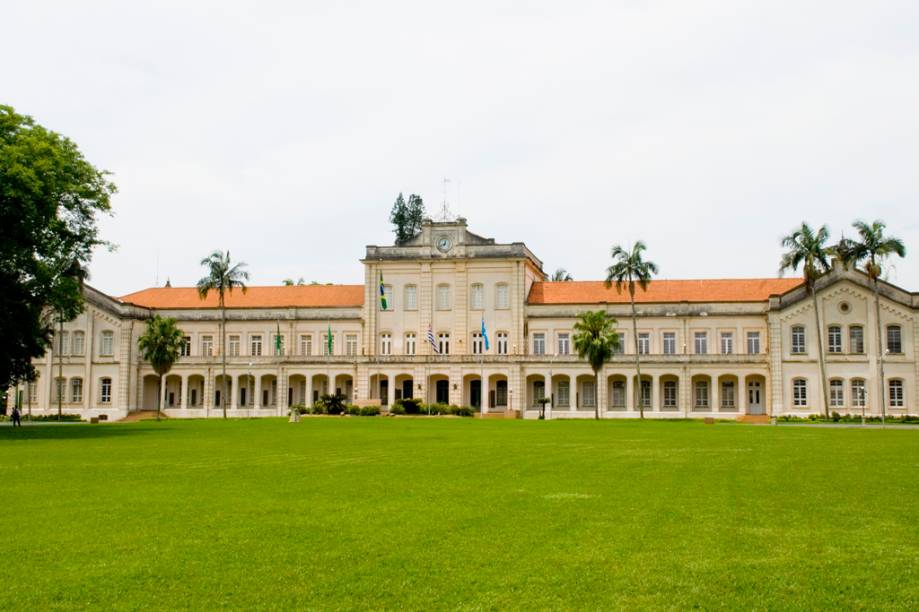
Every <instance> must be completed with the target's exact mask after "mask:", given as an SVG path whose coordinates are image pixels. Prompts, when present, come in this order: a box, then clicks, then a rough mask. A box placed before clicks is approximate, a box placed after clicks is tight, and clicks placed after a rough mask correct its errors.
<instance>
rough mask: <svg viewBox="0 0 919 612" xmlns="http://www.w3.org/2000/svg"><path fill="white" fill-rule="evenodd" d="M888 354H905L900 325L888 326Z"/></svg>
mask: <svg viewBox="0 0 919 612" xmlns="http://www.w3.org/2000/svg"><path fill="white" fill-rule="evenodd" d="M887 352H888V353H895V354H899V353H902V352H903V343H902V337H901V333H900V326H899V325H888V326H887Z"/></svg>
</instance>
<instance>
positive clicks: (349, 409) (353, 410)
mask: <svg viewBox="0 0 919 612" xmlns="http://www.w3.org/2000/svg"><path fill="white" fill-rule="evenodd" d="M344 414H349V415H351V416H360V414H361V409H360V408H358V407H357V406H355V405H354V404H348V405H347V406H345V410H344Z"/></svg>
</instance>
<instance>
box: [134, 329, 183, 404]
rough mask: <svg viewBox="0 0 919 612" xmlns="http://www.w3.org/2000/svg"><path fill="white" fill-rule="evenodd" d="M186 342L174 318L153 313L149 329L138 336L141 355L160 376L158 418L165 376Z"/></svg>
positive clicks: (157, 393) (157, 397) (157, 390)
mask: <svg viewBox="0 0 919 612" xmlns="http://www.w3.org/2000/svg"><path fill="white" fill-rule="evenodd" d="M183 342H185V338H184V337H183V334H182V330H181V329H179V328H178V327H177V326H176V320H175V319H173V318H164V317H161V316H159V315H153V317H152V318H150V319H147V329H145V330H144V333H143V335H142V336H141V337H140V338H138V340H137V346H138V347H139V348H140V355H141V357H142V358H143V359H144V360H145V361H149V362H150V365H151V366H153V371H154V372H156V374H157V376H159V381H158V382H157V387H156V420H157V421H158V420H159V419H160V409H161V407H162V400H163V377H164V376H165V375H166V374H168V373H169V370H171V369H172V366H173V364H175V362H176V361H177V360H178V358H179V353H180V351H181V350H182V343H183Z"/></svg>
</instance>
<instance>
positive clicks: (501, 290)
mask: <svg viewBox="0 0 919 612" xmlns="http://www.w3.org/2000/svg"><path fill="white" fill-rule="evenodd" d="M495 308H498V309H500V310H506V309H508V308H510V288H509V287H508V285H507V283H498V284H497V285H495Z"/></svg>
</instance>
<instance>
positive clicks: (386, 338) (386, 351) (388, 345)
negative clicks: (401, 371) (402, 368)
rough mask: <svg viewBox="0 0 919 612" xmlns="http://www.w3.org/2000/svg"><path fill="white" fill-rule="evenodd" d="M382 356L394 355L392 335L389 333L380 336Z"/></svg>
mask: <svg viewBox="0 0 919 612" xmlns="http://www.w3.org/2000/svg"><path fill="white" fill-rule="evenodd" d="M380 354H381V355H392V334H390V333H389V332H385V333H382V334H380Z"/></svg>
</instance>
